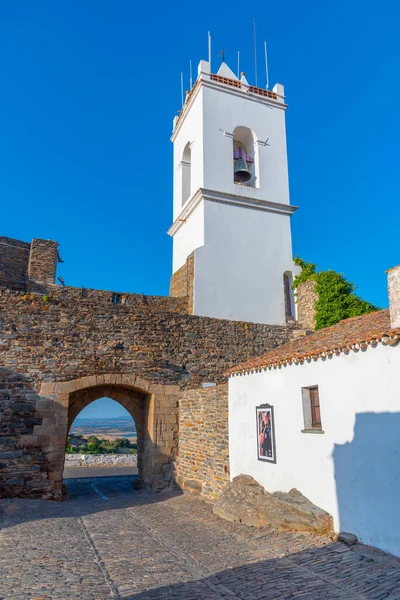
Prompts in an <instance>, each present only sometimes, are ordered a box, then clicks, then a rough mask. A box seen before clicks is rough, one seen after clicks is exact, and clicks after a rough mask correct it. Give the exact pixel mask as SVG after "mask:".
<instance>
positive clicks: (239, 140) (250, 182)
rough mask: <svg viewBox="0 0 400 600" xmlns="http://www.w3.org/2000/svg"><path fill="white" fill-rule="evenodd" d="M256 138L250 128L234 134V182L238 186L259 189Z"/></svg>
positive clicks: (238, 130) (240, 128) (237, 130)
mask: <svg viewBox="0 0 400 600" xmlns="http://www.w3.org/2000/svg"><path fill="white" fill-rule="evenodd" d="M257 161H258V155H257V147H256V137H255V135H254V133H253V132H252V131H251V129H249V128H248V127H242V126H240V127H236V129H235V131H234V133H233V181H234V183H236V184H238V185H244V186H247V187H253V188H254V187H259V177H258V163H257Z"/></svg>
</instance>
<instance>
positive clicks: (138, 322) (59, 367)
mask: <svg viewBox="0 0 400 600" xmlns="http://www.w3.org/2000/svg"><path fill="white" fill-rule="evenodd" d="M48 290H49V292H48V294H49V295H48V299H47V298H46V296H42V295H41V294H38V293H31V294H24V293H21V292H16V291H12V290H8V289H2V290H0V321H1V331H2V334H1V340H0V347H1V365H2V366H3V367H4V368H10V369H11V370H15V371H16V372H18V373H22V374H24V376H25V377H33V379H34V381H35V382H39V381H68V380H69V379H74V378H76V377H81V376H83V375H88V374H89V375H91V374H93V373H96V374H102V373H110V372H117V373H118V372H119V373H135V374H136V375H138V376H141V377H144V378H145V379H148V380H149V381H152V382H153V383H171V384H172V383H174V384H175V383H179V384H180V385H183V386H185V387H187V386H190V387H196V386H198V385H200V384H201V382H203V381H209V380H212V381H217V382H220V381H224V380H225V375H224V373H225V372H226V370H227V369H228V368H229V367H231V366H233V365H234V364H237V363H240V362H243V361H244V360H246V359H248V358H250V357H254V356H258V355H260V354H262V353H264V352H265V351H266V350H268V349H269V348H274V347H276V346H278V345H280V344H282V343H284V342H286V341H288V339H289V338H290V335H291V330H290V329H289V328H288V327H286V326H278V325H272V326H271V325H264V324H257V323H243V322H240V321H227V320H223V319H213V318H209V317H198V316H193V315H187V314H181V313H179V312H170V311H168V312H167V311H163V310H162V306H163V302H164V300H165V301H168V303H169V302H170V301H171V300H172V301H174V302H175V301H178V302H179V299H171V298H170V299H168V298H166V299H162V298H161V299H160V300H159V301H160V304H158V300H157V298H151V299H149V298H146V299H144V300H142V299H141V297H140V296H137V297H134V298H132V297H131V296H130V297H129V300H131V302H129V301H127V303H126V304H114V303H113V302H112V294H111V293H109V292H108V293H106V294H105V295H103V294H104V293H99V301H97V295H96V294H95V292H93V294H91V293H88V295H87V296H85V295H83V296H81V290H80V289H77V288H63V287H60V286H52V287H48ZM153 302H154V304H153ZM154 307H156V308H154Z"/></svg>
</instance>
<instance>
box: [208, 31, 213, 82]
mask: <svg viewBox="0 0 400 600" xmlns="http://www.w3.org/2000/svg"><path fill="white" fill-rule="evenodd" d="M208 62H209V65H210V73H212V71H211V33H210V32H208Z"/></svg>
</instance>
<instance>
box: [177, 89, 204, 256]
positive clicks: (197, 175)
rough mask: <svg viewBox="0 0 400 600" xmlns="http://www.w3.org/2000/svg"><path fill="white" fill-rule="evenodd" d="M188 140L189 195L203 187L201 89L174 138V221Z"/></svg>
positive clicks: (178, 210) (178, 209)
mask: <svg viewBox="0 0 400 600" xmlns="http://www.w3.org/2000/svg"><path fill="white" fill-rule="evenodd" d="M188 142H189V143H190V144H191V157H190V159H191V176H190V196H192V195H193V194H194V193H195V192H196V191H197V190H198V189H199V188H200V187H203V160H204V157H203V154H204V150H203V90H202V89H200V91H199V93H198V95H197V96H196V98H195V100H194V103H193V106H192V107H191V109H190V111H189V112H188V113H187V115H186V116H185V118H184V119H183V122H182V124H181V125H180V129H179V134H178V135H177V136H176V139H175V140H174V207H173V220H174V221H175V219H177V218H178V217H179V215H180V213H181V210H182V167H181V166H180V164H181V161H182V158H183V152H184V150H185V147H186V145H187V143H188ZM190 196H189V198H190ZM192 250H193V248H192ZM192 250H191V252H192Z"/></svg>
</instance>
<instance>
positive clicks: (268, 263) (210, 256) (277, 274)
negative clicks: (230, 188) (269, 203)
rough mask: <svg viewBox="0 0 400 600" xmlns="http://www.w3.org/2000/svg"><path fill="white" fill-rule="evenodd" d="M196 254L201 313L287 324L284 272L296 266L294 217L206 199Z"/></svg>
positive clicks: (198, 311)
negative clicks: (293, 246) (202, 231)
mask: <svg viewBox="0 0 400 600" xmlns="http://www.w3.org/2000/svg"><path fill="white" fill-rule="evenodd" d="M204 236H205V237H204V246H202V247H201V248H198V249H197V250H196V253H195V291H194V313H195V314H196V315H202V316H209V317H217V318H221V319H233V320H243V321H253V322H257V323H271V324H282V323H285V301H284V288H283V273H284V272H285V271H291V270H292V269H293V259H292V240H291V232H290V217H288V216H286V215H279V214H274V213H267V212H262V211H258V210H251V209H249V208H242V207H240V206H229V205H226V204H218V203H214V202H205V206H204Z"/></svg>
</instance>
